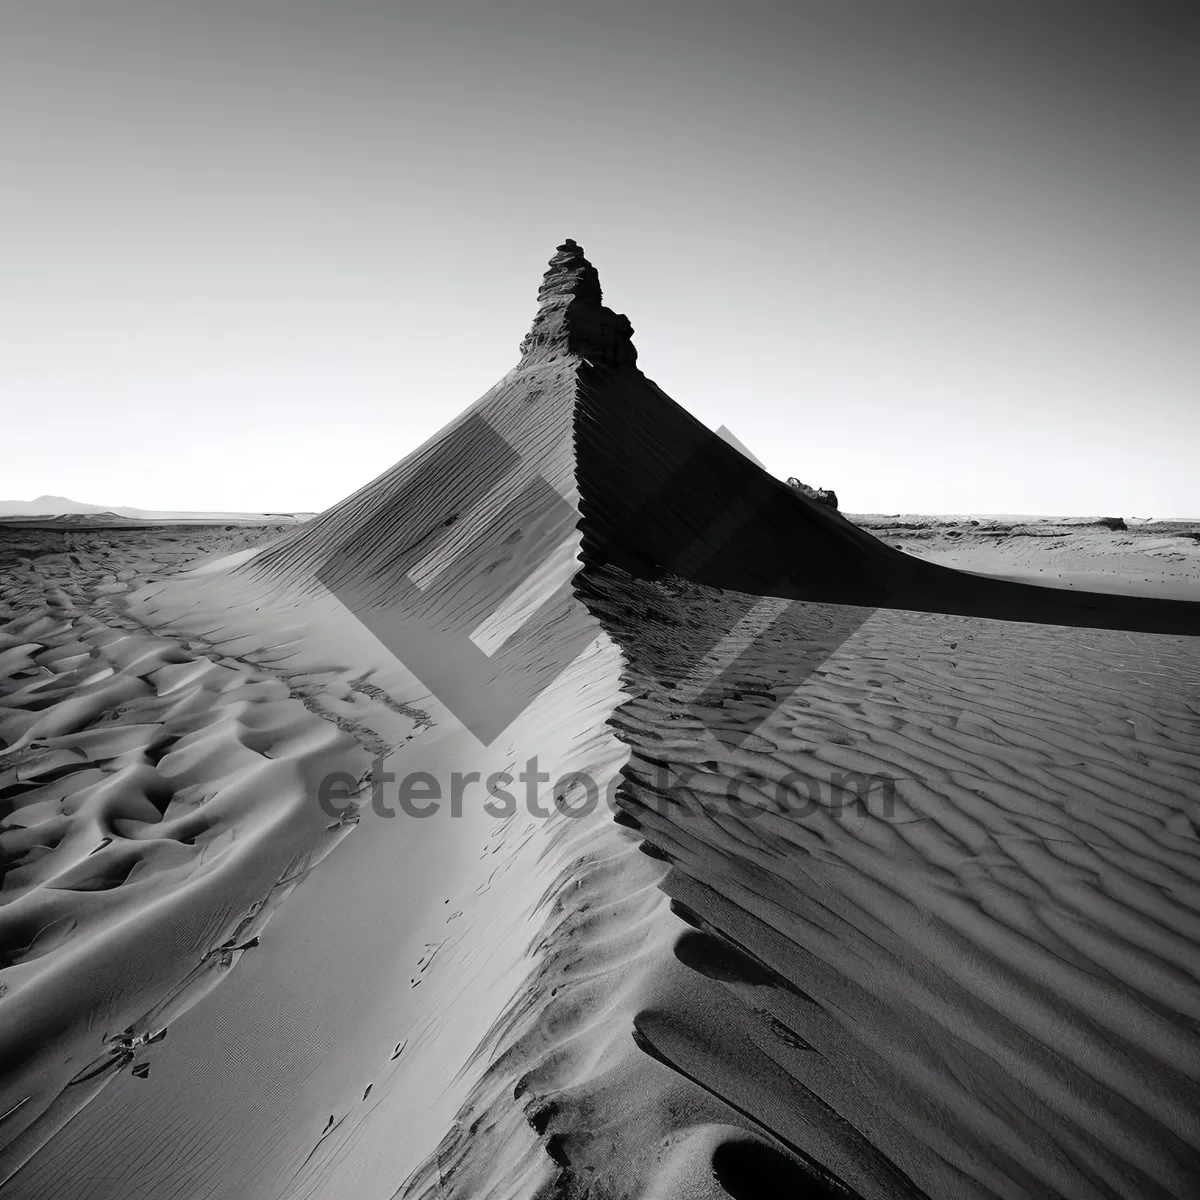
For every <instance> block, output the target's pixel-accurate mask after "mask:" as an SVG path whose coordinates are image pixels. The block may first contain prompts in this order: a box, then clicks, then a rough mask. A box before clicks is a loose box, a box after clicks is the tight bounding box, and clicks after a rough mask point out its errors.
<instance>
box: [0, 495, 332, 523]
mask: <svg viewBox="0 0 1200 1200" xmlns="http://www.w3.org/2000/svg"><path fill="white" fill-rule="evenodd" d="M314 515H315V514H314V513H291V512H279V513H245V512H183V511H167V510H156V509H147V508H129V507H127V506H114V507H111V508H105V507H104V506H103V505H100V504H85V503H84V502H83V501H81V500H71V499H69V498H68V497H67V496H38V497H37V498H36V499H35V500H0V518H3V517H63V516H93V517H108V516H111V517H123V518H125V519H126V520H130V521H195V522H199V523H204V524H207V523H208V522H214V523H216V522H222V521H226V522H232V523H241V522H246V521H260V520H262V518H263V517H271V518H274V519H278V520H281V521H287V520H297V521H304V520H307V519H308V518H309V517H311V516H314Z"/></svg>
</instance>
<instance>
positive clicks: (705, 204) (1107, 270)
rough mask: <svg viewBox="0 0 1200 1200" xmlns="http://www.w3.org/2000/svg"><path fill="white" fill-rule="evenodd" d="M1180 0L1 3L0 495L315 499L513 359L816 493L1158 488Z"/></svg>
mask: <svg viewBox="0 0 1200 1200" xmlns="http://www.w3.org/2000/svg"><path fill="white" fill-rule="evenodd" d="M1198 119H1200V6H1197V5H1195V4H1194V2H1191V0H1179V2H1177V3H1176V2H1165V0H1129V2H1128V3H1119V4H1118V3H1113V2H1111V0H1081V2H1075V0H1036V2H1035V0H1005V2H1004V3H984V2H983V0H953V2H951V0H941V2H934V0H887V2H886V3H884V2H883V0H874V2H872V3H859V2H856V0H836V2H835V0H827V2H820V3H818V2H814V0H786V2H781V3H763V2H761V0H737V2H736V3H735V2H732V0H731V2H729V3H725V4H712V3H708V2H707V0H687V2H686V3H684V2H677V0H672V2H665V0H608V2H606V3H603V4H600V3H595V2H592V3H586V4H584V3H575V2H573V0H559V2H557V3H549V2H547V0H539V2H522V3H517V2H510V0H487V2H484V0H474V2H472V3H464V2H462V0H436V2H432V0H431V2H426V0H419V2H418V0H413V2H409V3H397V2H392V3H385V2H382V0H376V2H372V3H367V2H362V0H336V2H332V0H331V2H327V3H316V2H312V0H237V2H236V3H234V2H229V0H203V2H202V3H179V2H177V0H149V2H135V0H122V2H108V0H87V2H84V3H74V4H64V3H59V2H57V0H38V3H37V4H25V3H18V2H16V0H0V146H3V153H4V179H5V184H4V187H3V188H2V189H0V223H2V224H0V229H2V231H3V235H2V236H0V499H3V500H12V499H29V498H32V497H34V496H36V495H39V494H42V493H52V494H58V495H66V496H70V497H72V498H74V499H77V500H83V501H88V502H93V503H100V504H112V505H136V506H140V507H144V508H169V509H209V510H211V509H219V510H243V511H258V510H277V511H278V510H317V509H321V508H324V507H326V506H328V505H330V504H332V503H334V502H336V501H337V500H339V499H340V498H341V497H343V496H345V495H347V494H348V493H350V492H352V491H353V490H355V489H356V488H357V487H359V486H360V485H361V484H363V483H365V482H367V481H368V480H369V479H371V478H373V477H374V476H376V475H377V474H379V473H380V472H381V471H383V470H384V469H386V468H387V467H389V466H390V465H391V464H392V463H394V462H396V461H398V460H399V459H401V458H403V457H404V456H405V454H407V453H408V452H409V451H410V450H412V449H414V448H415V447H416V446H418V445H419V444H420V443H421V442H423V441H424V440H425V439H426V438H427V437H429V436H430V435H431V434H433V433H434V432H436V430H437V429H439V428H440V427H441V426H442V425H444V424H445V423H446V422H447V421H449V420H450V419H451V418H453V417H454V416H455V415H456V414H457V413H458V412H460V411H461V410H462V409H463V408H465V407H466V406H467V405H469V404H470V403H472V402H473V401H474V400H475V399H476V398H477V397H478V396H480V395H481V394H482V393H483V392H485V391H486V390H487V389H488V388H489V387H490V386H491V385H492V384H494V383H495V382H497V381H498V380H499V379H500V378H501V377H502V376H503V375H504V373H505V372H506V371H508V370H509V369H511V368H512V367H513V366H514V365H515V364H516V361H517V353H518V352H517V347H518V345H519V343H520V341H521V338H522V337H523V335H524V333H525V331H526V329H527V328H528V325H529V323H530V320H531V319H532V317H533V314H534V311H535V308H536V291H537V286H538V283H539V282H540V279H541V275H542V272H543V271H544V270H545V269H546V260H547V259H548V258H549V257H550V255H551V254H552V253H553V251H554V248H555V246H556V245H557V244H558V243H560V242H561V241H562V240H563V239H564V238H566V237H573V238H575V239H576V240H577V241H579V242H580V243H581V244H582V245H583V247H584V249H585V251H586V252H587V254H588V256H589V258H590V259H591V260H592V262H593V263H594V264H595V265H596V267H597V268H598V270H599V272H600V278H601V282H602V284H603V287H604V291H605V302H606V303H607V304H608V305H609V306H610V307H612V308H614V309H616V310H617V311H618V312H623V313H626V314H627V315H628V316H629V317H630V319H631V321H632V323H633V326H634V330H635V334H634V340H635V342H636V344H637V346H638V351H639V365H640V366H641V367H642V369H643V370H644V371H645V372H646V374H647V375H648V376H650V378H652V379H653V380H654V381H655V382H656V383H657V384H658V385H659V386H660V387H661V388H663V389H664V390H665V391H666V392H667V393H668V394H669V395H671V396H672V397H674V398H675V399H676V400H678V401H679V402H680V403H681V404H683V405H684V406H685V407H686V408H688V409H689V410H690V411H691V412H693V413H694V414H695V415H696V416H697V417H699V418H700V419H701V420H702V421H704V422H705V423H706V424H707V425H709V426H710V428H713V429H716V428H717V427H718V426H720V425H726V426H728V427H729V428H730V429H731V430H733V431H734V433H735V434H736V436H737V437H738V438H739V439H740V440H741V441H742V442H743V443H745V444H746V445H747V446H748V447H749V448H750V449H751V450H752V451H753V452H754V454H755V455H756V456H757V457H758V458H760V459H761V460H762V461H763V462H765V463H766V465H767V467H768V468H769V469H770V470H771V471H772V472H773V473H774V474H776V475H778V476H780V477H787V476H789V475H796V476H799V477H800V478H801V479H803V480H804V481H805V482H807V483H809V484H812V485H814V486H821V487H832V488H834V489H835V490H836V491H837V493H838V496H839V499H840V501H841V505H842V508H843V509H844V510H847V511H851V512H958V513H1054V514H1075V515H1088V514H1093V515H1123V516H1158V517H1170V516H1184V517H1200V470H1198V469H1197V461H1200V454H1198V453H1197V450H1198V448H1200V391H1198V389H1200V336H1198V334H1197V329H1198V326H1200V322H1198V320H1197V318H1198V316H1200V153H1197V147H1196V137H1197V129H1198V128H1200V124H1198Z"/></svg>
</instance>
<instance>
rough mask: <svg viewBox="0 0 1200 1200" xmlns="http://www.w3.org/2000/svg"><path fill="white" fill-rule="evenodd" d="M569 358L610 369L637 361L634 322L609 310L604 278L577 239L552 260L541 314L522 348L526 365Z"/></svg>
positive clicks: (540, 294) (541, 294) (540, 292)
mask: <svg viewBox="0 0 1200 1200" xmlns="http://www.w3.org/2000/svg"><path fill="white" fill-rule="evenodd" d="M567 354H577V355H579V357H580V358H584V359H587V360H588V361H590V362H596V363H600V362H603V363H609V364H611V365H617V364H620V363H634V362H636V361H637V350H636V349H635V348H634V345H633V326H632V325H631V324H630V322H629V318H628V317H626V316H622V315H621V314H620V313H615V312H613V311H612V309H611V308H605V307H604V303H603V293H602V292H601V290H600V276H599V275H598V274H597V273H596V268H595V267H593V266H592V264H591V263H590V262H588V260H587V259H586V258H585V257H584V255H583V250H582V248H581V247H580V246H579V244H578V243H577V242H575V241H574V240H573V239H572V238H567V240H566V241H565V242H563V244H562V245H561V246H559V247H558V250H557V251H556V252H555V254H554V257H553V258H551V260H550V269H549V270H548V271H547V272H546V274H545V275H544V276H543V278H542V285H541V287H539V288H538V311H537V315H536V316H535V317H534V318H533V325H532V327H531V328H530V330H529V333H528V334H526V335H525V340H524V341H523V342H522V343H521V355H522V358H523V359H524V360H528V359H534V358H540V359H546V358H558V357H562V356H563V355H567Z"/></svg>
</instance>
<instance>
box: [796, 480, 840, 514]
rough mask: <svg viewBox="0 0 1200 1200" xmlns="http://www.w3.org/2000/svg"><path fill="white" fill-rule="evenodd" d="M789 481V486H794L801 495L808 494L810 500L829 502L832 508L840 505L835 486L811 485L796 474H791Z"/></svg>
mask: <svg viewBox="0 0 1200 1200" xmlns="http://www.w3.org/2000/svg"><path fill="white" fill-rule="evenodd" d="M787 482H788V487H790V488H794V489H795V490H796V491H798V492H799V493H800V495H802V496H807V497H808V498H809V499H810V500H816V501H817V503H819V504H828V505H829V507H830V508H837V506H838V499H837V492H835V491H834V490H833V488H815V487H809V486H808V484H807V483H801V482H800V480H799V479H797V478H796V477H795V475H792V476H790V477H789V478H788V481H787Z"/></svg>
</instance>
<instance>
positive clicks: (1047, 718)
mask: <svg viewBox="0 0 1200 1200" xmlns="http://www.w3.org/2000/svg"><path fill="white" fill-rule="evenodd" d="M592 580H593V587H594V590H595V596H594V598H593V601H592V604H593V608H594V610H596V611H597V612H598V613H599V614H600V615H601V616H602V619H603V620H604V621H605V624H606V627H607V628H608V629H609V631H610V633H612V634H613V635H614V636H615V637H616V638H617V640H618V642H619V643H620V644H621V646H622V648H623V650H624V651H625V653H626V655H627V657H628V659H629V664H630V665H629V671H628V678H627V681H626V686H627V687H628V688H629V690H631V691H633V692H634V694H635V698H634V699H633V700H631V701H629V702H628V703H627V704H625V705H624V706H623V707H622V708H621V709H619V710H618V713H617V715H616V718H615V721H616V723H617V725H618V728H619V730H620V732H621V735H622V736H623V737H624V738H625V739H626V740H627V741H628V742H629V743H630V745H631V746H632V747H633V754H632V756H631V760H630V764H629V766H628V767H627V768H626V774H627V777H628V783H629V786H628V789H627V791H626V794H625V799H624V802H623V804H624V808H625V810H626V812H627V814H628V816H629V819H631V820H632V821H633V822H634V823H636V824H637V825H638V826H640V829H641V832H642V834H643V836H644V837H645V839H646V842H647V849H648V850H649V851H651V852H652V853H654V854H656V855H659V856H662V857H665V859H666V860H667V861H668V862H669V863H670V866H671V870H670V871H669V873H668V875H667V877H666V880H665V882H664V885H663V886H664V888H665V890H666V891H667V892H668V894H670V895H671V897H672V898H673V900H674V902H675V908H676V911H677V912H678V913H679V914H680V915H681V916H683V917H684V918H685V919H686V920H687V921H688V922H689V923H690V924H691V925H693V926H694V927H695V931H694V932H692V933H690V934H688V935H687V937H685V938H684V939H683V940H681V941H680V942H679V943H678V944H677V946H676V951H675V952H676V956H677V957H678V958H680V959H682V960H684V961H685V962H689V963H690V965H692V966H693V967H694V969H695V972H696V986H697V988H700V989H702V990H703V993H704V998H703V1000H702V1001H701V1002H698V1003H693V1004H692V1005H691V1006H690V1008H689V1011H688V1013H687V1014H685V1015H681V1014H680V1013H679V1012H678V1011H675V1012H670V1011H666V1010H653V1009H652V1010H647V1011H644V1012H643V1013H641V1014H640V1015H639V1017H638V1019H637V1022H636V1023H637V1026H638V1030H639V1034H638V1036H639V1043H640V1044H641V1045H642V1047H643V1049H645V1050H646V1051H647V1052H648V1053H651V1054H652V1055H654V1056H655V1057H658V1058H659V1059H660V1060H661V1061H664V1062H667V1063H669V1064H671V1065H673V1066H674V1067H675V1068H676V1069H677V1070H679V1071H681V1072H683V1073H686V1074H687V1075H688V1076H689V1077H691V1078H693V1079H695V1080H698V1081H699V1082H701V1083H703V1084H704V1085H705V1086H707V1087H709V1088H712V1089H714V1090H715V1091H717V1092H721V1091H722V1090H723V1089H724V1090H727V1089H728V1088H729V1087H730V1086H731V1083H730V1080H731V1078H736V1074H737V1073H736V1072H732V1073H731V1070H730V1064H731V1063H733V1062H737V1063H740V1064H741V1066H742V1069H744V1070H745V1071H746V1072H747V1073H748V1074H750V1075H751V1076H756V1077H757V1080H758V1084H757V1086H756V1088H755V1089H754V1090H752V1091H750V1092H749V1093H748V1094H749V1095H751V1097H752V1102H751V1107H752V1109H753V1114H752V1115H753V1116H754V1117H755V1119H756V1120H758V1121H760V1122H761V1123H762V1124H763V1125H764V1126H768V1127H771V1128H773V1129H775V1130H776V1132H779V1133H783V1132H785V1126H786V1123H787V1119H788V1114H791V1115H794V1114H795V1113H796V1111H797V1109H798V1108H799V1107H801V1106H806V1107H807V1109H808V1112H809V1113H810V1114H811V1116H810V1117H809V1120H810V1121H811V1122H812V1124H813V1125H814V1127H815V1126H821V1125H823V1126H824V1128H825V1130H826V1131H827V1132H832V1134H833V1135H834V1137H833V1141H835V1142H836V1141H838V1140H839V1139H840V1141H841V1144H842V1145H843V1146H845V1147H847V1148H849V1147H850V1145H851V1141H852V1138H851V1135H850V1130H851V1129H854V1130H857V1131H859V1132H861V1133H862V1134H863V1135H865V1136H866V1137H867V1138H868V1139H869V1140H870V1141H871V1142H872V1144H873V1145H874V1146H875V1147H877V1148H878V1150H879V1151H880V1152H882V1153H883V1154H884V1155H885V1156H886V1157H887V1159H888V1160H889V1161H890V1162H892V1163H894V1164H895V1165H896V1166H898V1167H900V1168H902V1169H903V1170H904V1171H905V1172H906V1173H907V1175H908V1177H909V1178H910V1179H911V1180H913V1181H914V1182H915V1183H916V1184H918V1185H919V1186H920V1187H921V1188H923V1189H924V1190H925V1191H927V1192H928V1194H930V1195H937V1196H951V1195H953V1196H978V1197H991V1196H1003V1197H1018V1196H1039V1197H1043V1196H1066V1197H1118V1196H1119V1197H1133V1196H1136V1197H1186V1196H1191V1195H1194V1194H1195V1192H1194V1188H1195V1186H1196V1180H1197V1179H1200V644H1198V641H1197V639H1188V638H1182V637H1170V636H1159V635H1150V634H1128V633H1123V632H1107V631H1097V630H1080V629H1061V628H1049V627H1045V626H1037V625H1023V624H1015V623H1014V624H1001V623H998V622H991V621H984V620H978V619H972V618H965V617H950V616H938V615H931V614H921V613H906V612H889V611H886V610H881V611H879V612H876V613H875V614H874V615H873V616H872V617H871V619H870V620H869V621H868V622H867V623H866V624H865V625H863V626H862V628H861V629H859V630H858V632H857V633H856V634H855V635H854V636H853V637H851V638H850V640H849V641H847V642H846V644H845V645H844V646H842V647H841V648H840V650H838V651H837V652H836V653H835V654H834V655H833V656H832V657H831V658H830V659H829V660H828V661H827V662H826V663H825V664H824V665H823V667H821V668H820V669H818V670H816V671H815V672H813V673H812V674H811V675H808V676H807V677H806V678H805V681H804V682H803V683H802V684H801V685H800V686H799V687H798V688H796V689H795V690H792V685H791V684H790V683H789V674H790V672H791V667H792V664H793V663H794V662H795V660H796V658H797V656H798V654H799V653H800V650H801V648H802V646H803V645H804V643H805V640H806V627H816V626H817V625H819V624H820V621H821V619H822V610H823V609H824V608H826V607H828V606H819V605H806V604H796V605H793V606H792V607H791V609H789V610H788V612H787V614H786V615H785V617H784V618H783V619H782V620H781V621H780V622H779V624H778V625H777V626H776V627H774V629H773V631H772V632H771V634H770V635H768V636H767V637H765V638H763V639H762V640H761V642H760V643H759V645H758V647H757V653H756V654H754V655H751V656H749V657H748V658H747V659H746V660H744V661H743V662H742V664H741V674H740V675H739V676H738V677H737V678H726V679H725V681H724V682H725V683H726V684H728V687H727V689H726V692H725V694H724V695H723V696H722V697H721V698H720V699H718V700H716V701H715V703H712V704H710V705H709V707H707V708H705V709H699V708H697V707H696V705H695V704H689V703H687V702H686V701H685V700H682V699H680V698H679V695H678V693H677V688H676V683H677V682H678V681H679V680H680V679H681V678H682V677H683V676H684V675H685V674H686V666H687V663H686V654H685V650H686V646H685V645H684V643H685V642H686V641H687V637H688V636H689V635H688V634H687V632H686V631H687V630H689V629H690V630H695V631H699V633H701V634H702V633H703V631H704V630H706V629H707V630H712V629H719V628H720V627H721V623H722V621H723V620H725V619H726V614H724V610H725V609H726V608H729V609H730V610H731V612H733V611H736V610H735V609H734V608H733V601H734V597H733V596H732V595H730V594H722V593H719V592H717V591H715V590H712V589H707V588H703V587H699V586H697V585H693V584H687V583H684V582H683V581H679V580H673V581H670V586H667V585H666V584H664V583H657V584H656V583H646V582H642V581H636V580H631V579H629V577H627V576H623V575H622V574H621V573H620V572H615V571H611V570H609V571H606V570H604V569H593V571H592ZM631 601H632V602H631ZM631 612H636V613H637V619H636V620H631V619H630V617H629V614H630V613H631ZM681 631H684V632H681ZM810 635H811V629H810ZM701 640H703V638H701ZM809 640H811V636H809ZM706 699H711V697H708V698H706ZM750 731H752V732H750ZM851 772H864V773H868V774H873V775H878V776H888V777H891V778H892V779H894V780H895V793H894V798H893V799H892V801H891V802H890V803H888V802H887V801H886V798H885V793H884V789H883V787H882V785H881V786H879V787H877V788H874V789H871V790H869V791H868V792H867V794H866V796H865V798H864V799H863V800H861V801H859V800H858V797H857V792H856V790H855V789H848V790H846V791H842V790H840V789H839V787H838V784H839V780H840V781H842V782H844V781H845V780H846V779H847V778H849V777H850V776H849V773H851ZM735 779H736V780H737V781H738V785H739V786H738V788H737V792H736V797H737V802H735V803H733V804H730V803H729V801H728V796H729V794H730V789H731V784H732V781H734V780H735ZM797 780H799V781H802V782H800V783H797V782H796V781H797ZM818 1102H819V1103H818ZM822 1106H824V1112H823V1114H822V1113H820V1111H819V1110H820V1109H821V1107H822ZM829 1153H830V1156H833V1155H836V1153H837V1151H836V1148H835V1147H832V1148H831V1149H830V1152H829ZM864 1190H867V1189H866V1187H864ZM871 1190H873V1189H871ZM882 1194H888V1193H886V1192H884V1193H882Z"/></svg>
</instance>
